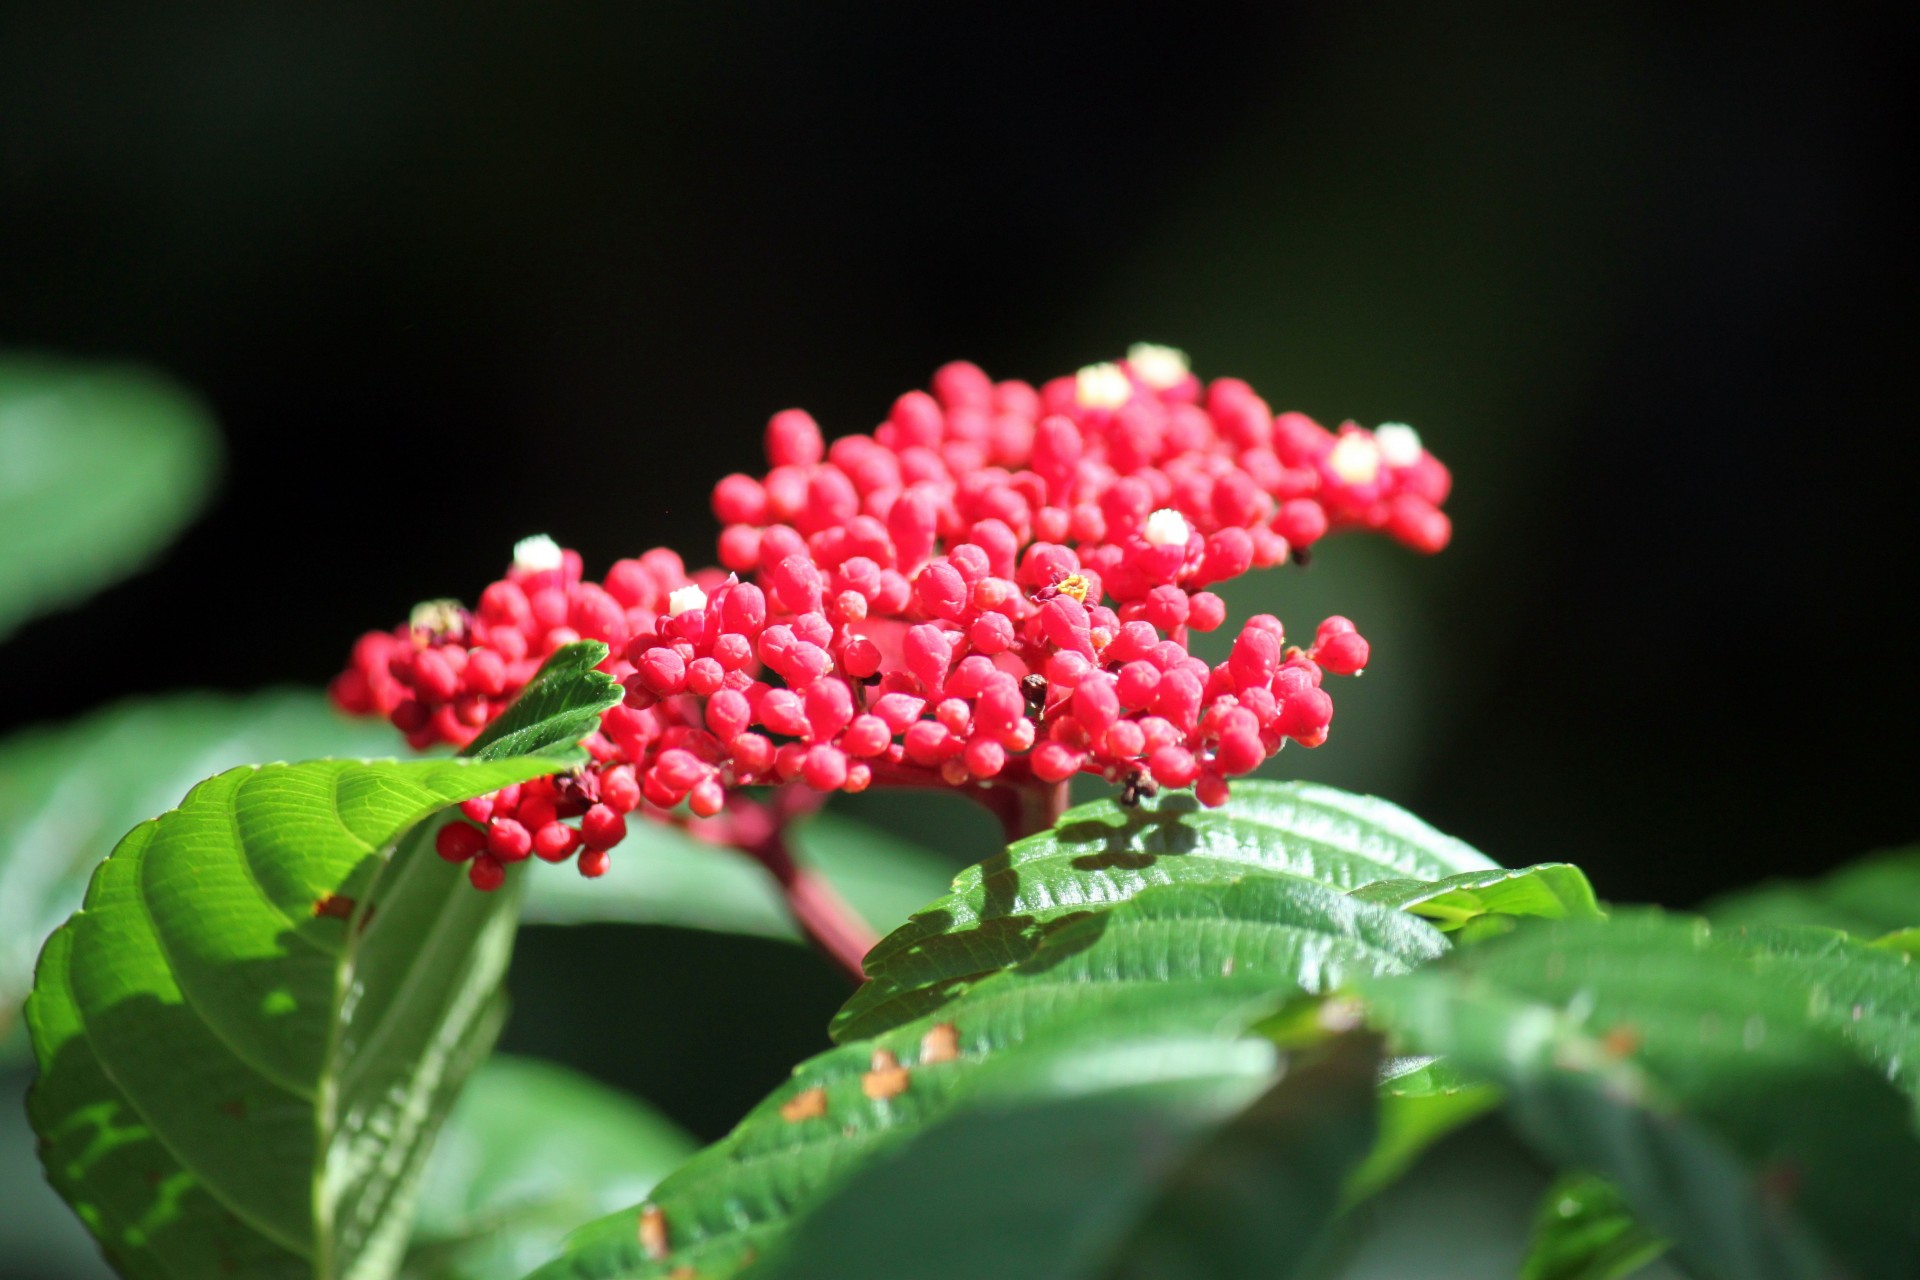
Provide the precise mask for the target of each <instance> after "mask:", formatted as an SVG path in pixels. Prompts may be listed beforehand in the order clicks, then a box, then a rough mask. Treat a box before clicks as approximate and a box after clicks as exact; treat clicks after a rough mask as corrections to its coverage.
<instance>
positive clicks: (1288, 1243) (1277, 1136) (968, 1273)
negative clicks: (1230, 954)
mask: <svg viewBox="0 0 1920 1280" xmlns="http://www.w3.org/2000/svg"><path fill="white" fill-rule="evenodd" d="M1283 1064H1284V1069H1283ZM1374 1064H1375V1057H1374V1052H1373V1046H1372V1045H1371V1044H1370V1043H1368V1041H1367V1039H1366V1038H1365V1037H1359V1036H1348V1037H1344V1038H1342V1039H1340V1040H1337V1041H1335V1042H1334V1043H1333V1044H1332V1045H1331V1046H1328V1047H1326V1048H1323V1049H1321V1050H1319V1051H1317V1052H1299V1053H1296V1054H1294V1055H1291V1057H1290V1058H1284V1059H1283V1058H1281V1057H1280V1056H1279V1055H1276V1053H1275V1051H1274V1049H1273V1047H1272V1046H1271V1045H1262V1044H1260V1043H1259V1042H1257V1041H1239V1042H1229V1043H1226V1044H1222V1043H1221V1042H1219V1041H1218V1040H1215V1039H1212V1038H1203V1039H1198V1040H1187V1039H1175V1038H1167V1039H1163V1040H1158V1041H1151V1042H1147V1043H1144V1044H1141V1045H1137V1046H1127V1045H1121V1044H1116V1045H1109V1046H1104V1047H1102V1048H1101V1049H1099V1050H1096V1051H1092V1052H1088V1051H1085V1050H1073V1049H1069V1050H1066V1051H1064V1052H1063V1051H1057V1050H1056V1051H1053V1052H1049V1053H1044V1054H1028V1055H1022V1056H1021V1057H1020V1058H1017V1059H1014V1060H1013V1063H1012V1065H1013V1066H1014V1067H1015V1068H1016V1069H1017V1071H1018V1074H1019V1076H1020V1077H1021V1081H1020V1084H1019V1085H1017V1086H1009V1085H1007V1084H997V1083H996V1082H995V1081H994V1080H993V1079H992V1078H991V1076H985V1077H984V1078H983V1079H982V1080H981V1081H980V1082H979V1086H978V1094H977V1095H976V1098H975V1100H974V1101H973V1102H972V1104H971V1105H969V1106H967V1107H966V1108H965V1109H963V1110H962V1111H960V1112H959V1113H958V1114H955V1115H953V1116H950V1117H948V1118H947V1119H946V1120H944V1121H942V1122H941V1123H939V1124H937V1125H935V1126H933V1127H932V1128H930V1129H929V1130H928V1131H926V1132H925V1133H923V1134H920V1135H919V1136H917V1137H915V1138H914V1139H913V1140H911V1141H909V1142H907V1143H905V1144H904V1145H903V1146H901V1147H900V1148H898V1149H897V1150H895V1151H893V1152H891V1153H889V1154H888V1155H887V1156H885V1157H883V1158H881V1159H879V1160H875V1161H873V1162H871V1163H869V1164H866V1165H864V1166H862V1167H861V1168H860V1169H859V1170H858V1171H857V1172H855V1173H854V1174H853V1175H852V1176H851V1177H850V1178H848V1179H847V1180H846V1181H845V1182H844V1183H842V1184H841V1185H840V1186H839V1188H838V1189H837V1190H836V1191H835V1193H834V1194H833V1195H832V1196H830V1197H829V1198H828V1199H827V1201H826V1203H825V1204H823V1205H822V1206H821V1207H820V1208H819V1209H818V1210H816V1211H815V1212H813V1213H811V1214H809V1215H808V1216H807V1217H806V1218H805V1219H804V1220H803V1221H802V1222H801V1223H800V1224H799V1226H798V1227H797V1229H796V1230H795V1231H794V1233H793V1234H792V1235H791V1236H790V1237H789V1238H788V1239H787V1240H786V1241H784V1242H783V1243H782V1244H781V1245H780V1246H779V1247H778V1249H777V1250H776V1253H775V1256H773V1257H770V1258H768V1259H767V1260H766V1261H764V1262H762V1263H760V1264H757V1265H756V1268H755V1274H759V1272H760V1270H761V1268H764V1269H765V1271H766V1274H767V1275H769V1276H775V1277H780V1278H781V1280H803V1278H812V1277H823V1278H824V1277H840V1276H849V1275H859V1276H882V1275H906V1274H911V1275H914V1276H916V1277H921V1278H922V1280H970V1278H972V1277H978V1276H993V1277H996V1280H1028V1278H1030V1280H1068V1278H1073V1277H1096V1276H1111V1277H1135V1276H1139V1277H1154V1278H1155V1280H1179V1278H1181V1277H1202V1276H1223V1275H1225V1276H1238V1275H1248V1276H1251V1275H1258V1276H1262V1277H1270V1278H1271V1280H1284V1278H1285V1277H1288V1276H1292V1275H1297V1274H1299V1273H1300V1271H1301V1269H1302V1268H1303V1267H1304V1266H1306V1265H1307V1264H1308V1263H1309V1262H1310V1261H1312V1260H1313V1258H1314V1255H1315V1246H1316V1245H1317V1243H1318V1241H1319V1239H1320V1237H1321V1236H1322V1234H1323V1233H1324V1232H1325V1231H1326V1230H1327V1227H1328V1224H1329V1223H1330V1221H1331V1219H1332V1217H1333V1211H1334V1208H1335V1206H1336V1203H1337V1200H1338V1194H1339V1186H1340V1181H1341V1178H1342V1176H1343V1175H1344V1174H1345V1172H1346V1171H1347V1170H1348V1169H1349V1168H1350V1167H1352V1165H1353V1164H1354V1163H1356V1162H1357V1161H1358V1160H1359V1159H1360V1158H1361V1157H1362V1156H1363V1155H1364V1154H1365V1152H1366V1149H1367V1146H1368V1142H1369V1140H1370V1137H1371V1133H1372V1129H1373V1111H1374V1100H1373V1068H1374ZM1036 1080H1044V1081H1048V1082H1052V1081H1059V1080H1079V1081H1082V1082H1083V1083H1082V1084H1081V1085H1079V1086H1078V1087H1074V1088H1066V1089H1063V1088H1060V1087H1059V1086H1058V1085H1057V1084H1047V1085H1042V1086H1040V1087H1038V1088H1036V1087H1035V1085H1034V1083H1033V1082H1034V1081H1036ZM1009 1094H1010V1095H1012V1096H1011V1098H1010V1099H1008V1098H1006V1097H1005V1096H1004V1095H1009ZM956 1228H957V1229H956Z"/></svg>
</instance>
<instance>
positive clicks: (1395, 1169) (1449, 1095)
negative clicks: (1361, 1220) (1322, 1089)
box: [1345, 1080, 1500, 1207]
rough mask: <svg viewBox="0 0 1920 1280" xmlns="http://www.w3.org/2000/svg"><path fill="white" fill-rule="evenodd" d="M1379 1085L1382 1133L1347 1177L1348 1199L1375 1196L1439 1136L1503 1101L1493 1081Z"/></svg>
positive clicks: (1356, 1201) (1351, 1202)
mask: <svg viewBox="0 0 1920 1280" xmlns="http://www.w3.org/2000/svg"><path fill="white" fill-rule="evenodd" d="M1396 1083H1397V1082H1395V1081H1392V1080H1389V1081H1387V1082H1386V1083H1385V1084H1384V1085H1383V1086H1382V1087H1381V1089H1380V1122H1379V1134H1378V1136H1377V1137H1376V1138H1375V1140H1374V1145H1373V1150H1371V1151H1369V1152H1368V1153H1367V1158H1366V1160H1365V1161H1364V1162H1363V1163H1362V1164H1361V1165H1360V1166H1359V1167H1358V1168H1356V1169H1354V1170H1353V1172H1352V1174H1351V1175H1350V1176H1349V1177H1348V1179H1347V1186H1346V1196H1345V1203H1346V1204H1347V1205H1348V1206H1349V1207H1351V1206H1353V1205H1356V1204H1359V1203H1360V1202H1361V1201H1363V1200H1368V1199H1371V1198H1372V1197H1374V1196H1376V1195H1378V1194H1379V1193H1380V1192H1382V1191H1384V1190H1385V1189H1386V1188H1387V1187H1389V1186H1391V1185H1392V1184H1393V1183H1394V1182H1396V1181H1398V1180H1399V1179H1400V1177H1401V1176H1402V1175H1403V1174H1405V1173H1406V1172H1407V1170H1408V1169H1410V1168H1412V1167H1413V1164H1414V1162H1415V1161H1416V1160H1418V1159H1419V1158H1420V1156H1421V1155H1422V1154H1423V1153H1425V1151H1426V1150H1427V1148H1429V1147H1431V1146H1432V1145H1433V1144H1434V1143H1436V1142H1438V1141H1439V1140H1440V1139H1442V1138H1444V1137H1446V1136H1447V1135H1448V1134H1450V1133H1452V1132H1453V1131H1454V1130H1456V1129H1458V1128H1460V1127H1462V1126H1463V1125H1466V1124H1469V1123H1471V1122H1472V1121H1474V1120H1477V1119H1479V1118H1480V1117H1481V1116H1483V1115H1485V1114H1486V1113H1487V1112H1489V1111H1491V1110H1492V1109H1493V1108H1495V1107H1497V1106H1498V1105H1500V1091H1499V1090H1498V1089H1495V1088H1493V1087H1492V1086H1491V1085H1484V1084H1467V1083H1463V1082H1454V1083H1452V1084H1451V1085H1450V1086H1449V1087H1440V1088H1423V1087H1407V1086H1406V1085H1405V1084H1403V1085H1402V1087H1399V1088H1396V1087H1395V1085H1396Z"/></svg>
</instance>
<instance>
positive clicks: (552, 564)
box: [513, 533, 560, 573]
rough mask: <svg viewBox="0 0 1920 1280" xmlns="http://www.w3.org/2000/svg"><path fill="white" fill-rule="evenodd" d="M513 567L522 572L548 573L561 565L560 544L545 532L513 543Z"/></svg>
mask: <svg viewBox="0 0 1920 1280" xmlns="http://www.w3.org/2000/svg"><path fill="white" fill-rule="evenodd" d="M513 567H514V568H516V569H518V570H520V571H521V572H522V573H546V572H548V571H549V570H552V569H558V568H559V567H560V544H559V543H557V542H555V541H554V540H553V539H552V538H549V537H548V536H547V535H546V534H544V533H536V534H534V535H533V536H532V537H531V538H522V539H520V541H518V542H516V543H514V544H513Z"/></svg>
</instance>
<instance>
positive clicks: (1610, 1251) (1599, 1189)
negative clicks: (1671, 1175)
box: [1520, 1173, 1667, 1280]
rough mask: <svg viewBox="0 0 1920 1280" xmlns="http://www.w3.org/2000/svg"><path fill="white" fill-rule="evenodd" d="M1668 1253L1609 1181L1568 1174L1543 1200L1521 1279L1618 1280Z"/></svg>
mask: <svg viewBox="0 0 1920 1280" xmlns="http://www.w3.org/2000/svg"><path fill="white" fill-rule="evenodd" d="M1666 1251H1667V1242H1666V1241H1665V1240H1662V1239H1660V1238H1659V1237H1658V1236H1655V1235H1650V1234H1649V1233H1648V1232H1646V1231H1644V1230H1642V1229H1641V1227H1640V1224H1639V1223H1637V1222H1635V1221H1634V1220H1633V1212H1632V1211H1631V1210H1630V1209H1629V1208H1628V1207H1627V1202H1626V1201H1625V1200H1623V1199H1622V1198H1621V1196H1620V1193H1619V1192H1618V1191H1617V1190H1615V1189H1614V1186H1613V1184H1612V1183H1610V1182H1608V1181H1607V1180H1606V1179H1605V1178H1596V1177H1594V1176H1593V1175H1592V1174H1590V1173H1569V1174H1566V1175H1565V1176H1563V1177H1561V1178H1560V1179H1559V1180H1558V1181H1556V1182H1555V1183H1554V1184H1553V1185H1552V1186H1551V1187H1549V1188H1547V1194H1546V1195H1545V1196H1543V1197H1541V1200H1540V1210H1539V1212H1538V1213H1537V1214H1536V1215H1535V1217H1534V1220H1533V1240H1532V1243H1531V1245H1530V1246H1529V1248H1528V1250H1527V1261H1526V1266H1525V1267H1524V1268H1523V1269H1522V1270H1521V1272H1520V1280H1620V1278H1621V1277H1623V1276H1630V1275H1632V1274H1633V1273H1634V1272H1636V1271H1638V1270H1639V1269H1640V1268H1641V1267H1644V1266H1646V1265H1647V1263H1649V1262H1652V1261H1653V1260H1654V1259H1655V1258H1657V1257H1659V1256H1660V1255H1661V1254H1663V1253H1665V1252H1666Z"/></svg>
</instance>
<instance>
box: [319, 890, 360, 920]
mask: <svg viewBox="0 0 1920 1280" xmlns="http://www.w3.org/2000/svg"><path fill="white" fill-rule="evenodd" d="M355 905H356V904H355V902H354V900H353V899H352V898H349V897H347V896H346V895H345V894H343V893H329V894H324V895H322V896H321V897H319V898H317V899H315V900H314V904H313V918H314V919H316V920H321V919H326V920H351V919H352V918H353V908H354V906H355Z"/></svg>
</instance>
